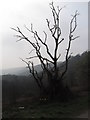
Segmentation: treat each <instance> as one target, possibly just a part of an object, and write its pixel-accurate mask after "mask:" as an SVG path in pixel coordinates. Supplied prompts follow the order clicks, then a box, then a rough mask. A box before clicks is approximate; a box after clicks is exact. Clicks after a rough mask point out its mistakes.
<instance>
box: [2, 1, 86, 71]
mask: <svg viewBox="0 0 90 120" xmlns="http://www.w3.org/2000/svg"><path fill="white" fill-rule="evenodd" d="M53 1H54V0H53ZM77 1H78V0H75V1H74V0H71V1H69V2H63V3H62V1H61V0H55V2H54V3H55V6H58V5H59V6H60V7H63V6H64V5H65V6H66V7H65V8H64V9H63V10H62V12H61V15H60V16H61V29H62V36H61V37H64V38H65V41H64V42H63V43H62V45H61V46H60V48H59V51H58V53H61V54H62V56H61V59H60V60H61V61H62V60H64V55H65V53H66V48H67V44H68V33H69V23H70V20H71V15H73V14H74V13H75V11H76V10H78V12H79V13H80V15H79V16H78V19H77V22H78V27H77V30H76V32H75V34H74V35H79V36H80V38H78V39H77V40H75V41H73V43H72V46H71V50H70V52H73V55H76V54H78V53H80V54H81V53H83V52H84V51H86V50H88V2H87V1H86V2H84V1H81V2H77ZM50 2H51V0H2V2H0V11H1V24H0V28H1V30H0V34H1V36H0V45H1V47H2V50H0V55H1V56H0V59H1V58H2V63H1V65H2V68H3V69H7V68H13V67H21V66H25V64H24V63H23V62H22V61H20V59H19V58H23V59H25V58H26V57H29V54H28V53H29V52H30V50H32V48H31V46H30V45H28V44H27V42H25V41H21V42H16V40H17V38H15V37H14V35H15V34H16V32H15V31H13V30H11V29H10V27H14V28H16V27H17V26H19V27H20V28H21V30H22V31H23V32H24V33H25V34H26V35H28V36H29V38H30V39H31V40H33V38H32V35H31V34H30V33H28V32H27V30H26V29H25V27H24V25H26V26H28V27H30V24H31V23H33V26H34V29H35V30H37V31H38V33H39V35H40V36H41V37H42V38H43V37H44V34H43V31H46V32H47V34H48V40H47V43H48V45H49V48H50V51H51V53H52V54H53V46H54V43H53V40H52V38H51V37H50V34H49V31H48V28H47V24H46V18H48V19H50V21H52V14H51V10H50V7H49V3H50ZM1 47H0V48H1ZM42 53H43V54H44V55H45V56H46V54H45V49H44V48H43V47H42ZM32 54H34V53H32ZM34 62H35V64H39V62H38V60H34ZM1 65H0V68H1Z"/></svg>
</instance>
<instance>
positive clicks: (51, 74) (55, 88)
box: [12, 2, 79, 99]
mask: <svg viewBox="0 0 90 120" xmlns="http://www.w3.org/2000/svg"><path fill="white" fill-rule="evenodd" d="M50 8H51V11H52V16H53V20H52V21H53V22H52V23H53V25H51V22H50V21H49V20H48V19H46V21H47V26H48V29H49V31H50V33H51V35H52V38H53V39H54V42H55V48H53V49H54V55H52V53H51V52H50V49H49V46H48V45H47V36H48V35H47V33H46V32H45V31H44V39H42V38H41V37H40V35H39V34H38V32H37V31H35V30H34V29H33V25H32V24H31V29H29V28H28V27H26V26H25V28H26V29H27V30H28V31H29V32H30V33H32V34H33V37H34V39H35V42H33V41H31V40H30V39H29V38H28V37H27V36H26V35H25V34H24V33H23V32H22V31H21V29H20V28H19V27H17V29H15V28H12V29H13V30H15V31H16V32H17V33H18V35H16V37H18V38H19V40H18V41H21V40H25V41H27V42H28V43H29V44H30V45H31V46H32V47H33V50H35V53H36V55H35V56H30V57H29V58H27V60H23V59H21V60H22V61H23V62H25V63H26V64H27V67H28V68H29V72H30V73H32V75H33V77H34V78H35V80H36V83H37V85H38V87H39V88H40V91H41V93H42V94H44V93H47V96H48V97H49V98H50V99H54V98H56V96H64V94H65V88H64V86H63V82H62V81H63V77H64V75H65V73H66V72H67V69H68V60H69V58H70V56H71V55H70V53H69V52H70V47H71V43H72V41H74V40H75V39H77V38H78V37H79V36H76V37H74V35H73V33H74V32H75V30H76V28H77V15H78V12H77V11H76V12H75V14H74V15H73V16H72V19H71V21H70V30H69V41H68V47H67V49H66V55H65V67H64V69H63V70H61V72H60V70H59V68H58V65H57V63H58V60H59V58H60V56H61V54H58V48H59V47H60V45H61V43H62V42H63V41H64V38H61V34H62V30H61V27H60V13H61V11H62V9H63V8H59V6H58V7H57V8H56V7H55V6H54V4H53V2H52V3H50ZM39 43H40V44H42V46H44V47H45V50H46V53H47V55H48V56H49V57H48V58H46V57H44V56H43V55H42V52H41V46H40V44H39ZM33 50H31V51H30V53H31V52H32V51H33ZM33 58H38V59H39V61H40V63H41V68H42V72H41V74H39V73H38V72H37V71H36V70H35V68H34V63H33V62H32V61H31V59H33ZM44 74H46V76H47V81H48V85H47V86H45V85H44V82H43V80H44V79H43V78H44ZM42 91H43V92H42ZM60 94H61V95H60ZM65 95H66V94H65Z"/></svg>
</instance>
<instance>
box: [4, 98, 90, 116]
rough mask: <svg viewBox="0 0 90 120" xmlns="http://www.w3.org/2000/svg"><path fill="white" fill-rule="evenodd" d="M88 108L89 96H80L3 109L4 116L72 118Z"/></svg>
mask: <svg viewBox="0 0 90 120" xmlns="http://www.w3.org/2000/svg"><path fill="white" fill-rule="evenodd" d="M84 110H88V98H87V97H78V98H76V99H73V100H71V101H69V102H64V103H63V102H62V103H61V102H54V103H47V104H40V103H38V102H37V103H32V104H28V105H24V109H22V110H20V109H18V105H16V106H13V107H10V106H9V107H8V109H6V110H5V111H3V118H70V117H74V116H77V115H79V114H80V113H81V112H83V111H84Z"/></svg>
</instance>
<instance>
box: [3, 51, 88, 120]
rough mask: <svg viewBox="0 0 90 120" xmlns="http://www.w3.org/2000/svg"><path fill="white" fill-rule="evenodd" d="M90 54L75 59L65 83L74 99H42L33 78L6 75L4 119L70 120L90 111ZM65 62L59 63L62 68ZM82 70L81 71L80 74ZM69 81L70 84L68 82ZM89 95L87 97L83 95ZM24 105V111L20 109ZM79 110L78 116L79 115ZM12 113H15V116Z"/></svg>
mask: <svg viewBox="0 0 90 120" xmlns="http://www.w3.org/2000/svg"><path fill="white" fill-rule="evenodd" d="M89 56H90V52H84V53H83V54H82V55H76V56H75V57H71V59H70V63H69V67H68V72H67V74H66V76H65V78H64V84H65V85H66V84H67V85H68V86H69V88H70V89H71V90H72V92H73V94H75V96H74V99H68V101H64V102H62V101H60V100H58V101H55V102H54V103H50V102H49V101H48V100H45V99H40V98H39V89H38V87H37V84H36V82H35V81H34V79H33V77H32V76H15V75H4V76H2V79H3V84H2V85H3V89H2V90H3V91H2V92H3V117H4V118H7V117H9V118H11V117H12V118H14V117H17V118H18V117H19V118H25V117H27V118H29V117H30V118H31V117H36V118H38V117H39V118H40V117H64V116H66V117H67V118H68V117H70V116H73V115H76V114H79V112H81V111H83V110H85V109H88V108H87V104H88V96H86V92H85V94H84V91H87V90H88V77H87V72H88V69H89V68H88V63H89V61H88V58H89ZM62 64H63V63H60V64H58V66H61V65H62ZM77 69H78V71H77ZM66 81H67V82H66ZM83 94H84V95H85V96H84V97H83V96H82V95H83ZM20 106H24V109H23V110H19V107H20ZM77 110H78V113H77ZM11 111H12V114H11Z"/></svg>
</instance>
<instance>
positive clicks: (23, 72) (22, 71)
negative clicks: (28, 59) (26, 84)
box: [0, 65, 42, 76]
mask: <svg viewBox="0 0 90 120" xmlns="http://www.w3.org/2000/svg"><path fill="white" fill-rule="evenodd" d="M35 69H36V70H38V72H41V70H42V69H41V66H40V65H36V66H35ZM0 74H2V75H17V76H28V75H30V73H29V70H28V68H26V67H18V68H9V69H3V70H2V72H1V70H0Z"/></svg>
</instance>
